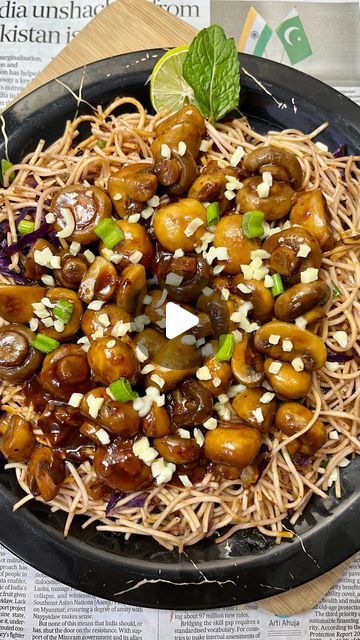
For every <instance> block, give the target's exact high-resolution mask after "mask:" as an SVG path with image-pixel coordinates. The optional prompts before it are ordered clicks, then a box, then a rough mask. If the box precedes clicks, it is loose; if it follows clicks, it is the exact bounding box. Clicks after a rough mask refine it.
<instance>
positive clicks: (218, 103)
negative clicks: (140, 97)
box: [183, 24, 240, 122]
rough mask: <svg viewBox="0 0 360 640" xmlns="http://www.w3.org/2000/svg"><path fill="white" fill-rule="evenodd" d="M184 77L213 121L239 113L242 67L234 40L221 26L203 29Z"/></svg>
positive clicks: (203, 110) (193, 45)
mask: <svg viewBox="0 0 360 640" xmlns="http://www.w3.org/2000/svg"><path fill="white" fill-rule="evenodd" d="M183 76H184V78H185V80H186V82H187V83H188V84H189V85H190V86H191V88H192V89H193V91H194V95H195V102H196V105H197V107H198V108H199V109H200V111H201V113H202V114H203V116H205V117H206V118H209V120H210V121H212V122H216V121H217V120H221V118H223V117H224V116H225V115H226V114H227V113H229V111H231V110H232V109H236V107H237V106H238V104H239V94H240V67H239V60H238V54H237V50H236V45H235V41H234V38H227V37H226V35H225V32H224V30H223V29H222V28H221V27H219V25H217V24H213V25H211V26H210V27H207V28H206V29H202V30H201V31H200V32H199V33H198V35H197V36H196V37H195V38H194V40H193V41H192V43H191V45H190V47H189V51H188V53H187V55H186V58H185V61H184V64H183Z"/></svg>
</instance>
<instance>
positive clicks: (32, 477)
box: [26, 447, 65, 502]
mask: <svg viewBox="0 0 360 640" xmlns="http://www.w3.org/2000/svg"><path fill="white" fill-rule="evenodd" d="M64 478H65V463H64V462H63V460H61V459H60V458H59V456H58V455H57V454H56V453H55V451H53V449H50V447H37V448H36V449H34V451H33V453H32V455H31V458H30V460H29V464H28V467H27V473H26V481H27V484H28V486H29V489H30V491H31V493H32V495H33V496H39V495H40V496H41V497H42V499H43V500H44V501H45V502H50V500H53V499H54V498H55V496H56V495H57V494H58V493H59V491H60V487H61V485H62V483H63V481H64Z"/></svg>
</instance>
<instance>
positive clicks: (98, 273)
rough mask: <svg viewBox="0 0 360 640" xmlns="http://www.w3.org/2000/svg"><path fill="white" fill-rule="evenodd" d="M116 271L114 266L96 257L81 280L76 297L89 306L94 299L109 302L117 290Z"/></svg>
mask: <svg viewBox="0 0 360 640" xmlns="http://www.w3.org/2000/svg"><path fill="white" fill-rule="evenodd" d="M117 282H118V277H117V271H116V269H115V267H114V265H113V264H112V263H111V262H109V261H108V260H105V258H102V257H101V256H97V257H96V258H95V260H94V262H93V263H92V264H91V265H90V267H89V268H88V270H87V271H86V273H85V274H84V276H83V277H82V279H81V282H80V286H79V291H78V295H79V298H80V300H82V301H83V302H85V303H86V304H89V303H90V302H91V301H92V300H93V299H94V298H95V299H99V300H105V301H108V300H111V298H114V297H115V293H116V288H117Z"/></svg>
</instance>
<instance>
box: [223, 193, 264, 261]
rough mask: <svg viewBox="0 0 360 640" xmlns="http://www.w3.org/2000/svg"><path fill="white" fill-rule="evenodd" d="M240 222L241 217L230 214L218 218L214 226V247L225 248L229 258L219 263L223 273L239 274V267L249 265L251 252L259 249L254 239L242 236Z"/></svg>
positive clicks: (257, 242) (258, 244)
mask: <svg viewBox="0 0 360 640" xmlns="http://www.w3.org/2000/svg"><path fill="white" fill-rule="evenodd" d="M242 190H243V189H240V191H239V192H238V193H240V192H241V191H242ZM252 208H254V207H252ZM242 221H243V216H242V215H239V214H232V215H228V216H223V217H222V218H220V220H219V222H218V223H217V225H216V230H215V238H214V247H225V248H226V249H227V252H228V256H229V259H228V260H220V261H219V264H221V265H223V266H224V272H225V273H239V272H240V265H241V264H249V263H250V261H251V255H250V254H251V252H252V251H255V250H256V249H259V247H260V243H259V241H258V240H257V239H256V238H252V239H249V238H247V237H246V236H245V235H244V232H243V228H242Z"/></svg>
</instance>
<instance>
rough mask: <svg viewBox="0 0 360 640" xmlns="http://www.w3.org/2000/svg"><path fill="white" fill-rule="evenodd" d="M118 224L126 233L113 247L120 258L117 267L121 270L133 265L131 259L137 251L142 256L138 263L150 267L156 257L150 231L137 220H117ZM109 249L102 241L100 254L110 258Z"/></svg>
mask: <svg viewBox="0 0 360 640" xmlns="http://www.w3.org/2000/svg"><path fill="white" fill-rule="evenodd" d="M116 224H117V225H118V227H120V229H121V231H122V232H123V234H124V239H123V240H121V242H119V243H118V244H117V245H115V246H114V247H113V249H112V252H113V253H115V254H117V256H119V258H120V259H119V260H117V262H116V266H117V268H118V269H119V270H121V269H124V268H125V267H127V266H129V265H131V264H132V261H131V260H132V259H133V256H134V253H135V251H139V252H140V253H141V257H140V259H139V260H138V264H142V265H143V266H144V267H145V269H149V268H150V267H151V264H152V261H153V259H154V248H153V244H152V242H151V238H150V235H149V233H148V232H147V231H146V229H145V228H144V227H143V226H142V225H141V224H138V223H137V222H128V221H127V220H116ZM108 251H109V249H107V248H106V246H105V244H104V243H103V242H100V243H99V253H100V255H102V256H103V257H104V258H108V255H109V254H108Z"/></svg>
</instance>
